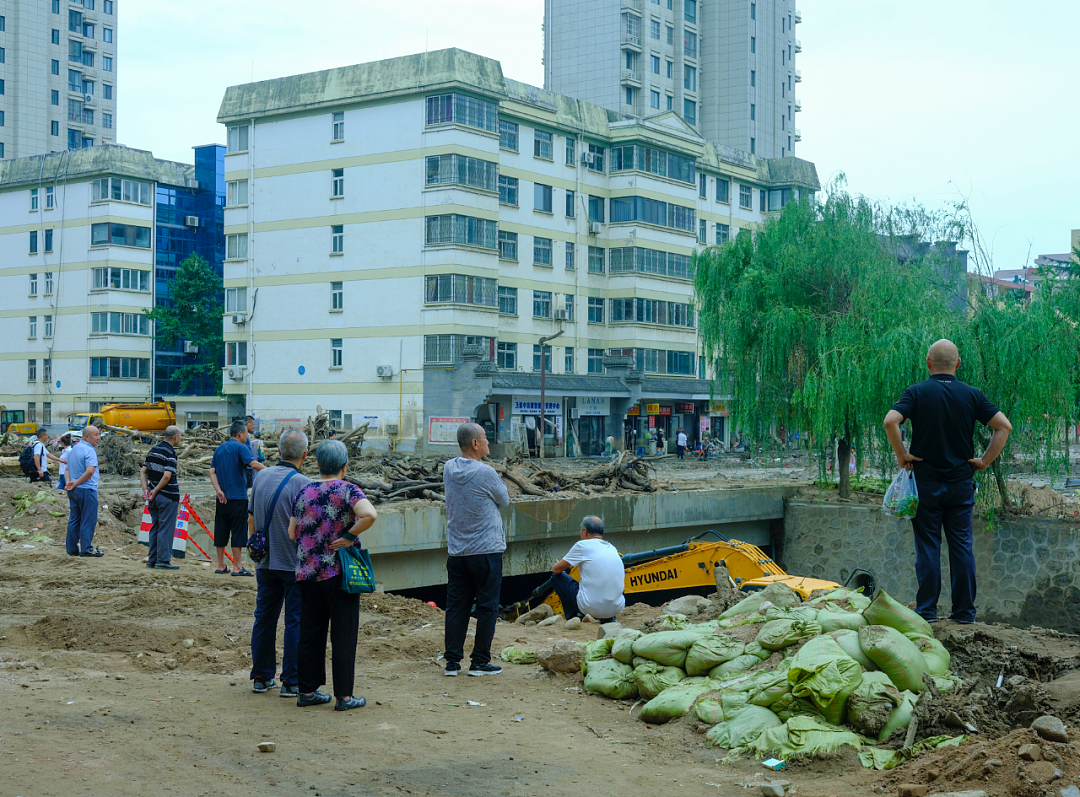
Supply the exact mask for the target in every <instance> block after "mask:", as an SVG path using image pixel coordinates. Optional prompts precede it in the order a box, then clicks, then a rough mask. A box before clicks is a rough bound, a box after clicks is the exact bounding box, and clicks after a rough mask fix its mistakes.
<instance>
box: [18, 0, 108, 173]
mask: <svg viewBox="0 0 1080 797" xmlns="http://www.w3.org/2000/svg"><path fill="white" fill-rule="evenodd" d="M117 35H118V33H117V25H116V0H7V2H5V3H2V4H0V158H25V157H28V156H30V155H40V154H43V153H47V152H59V151H60V150H64V149H81V148H83V147H91V146H95V145H100V144H111V143H114V142H115V141H116V71H117V62H116V44H117Z"/></svg>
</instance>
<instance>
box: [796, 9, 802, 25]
mask: <svg viewBox="0 0 1080 797" xmlns="http://www.w3.org/2000/svg"><path fill="white" fill-rule="evenodd" d="M800 22H802V11H799V10H796V11H795V24H796V25H798V24H799V23H800Z"/></svg>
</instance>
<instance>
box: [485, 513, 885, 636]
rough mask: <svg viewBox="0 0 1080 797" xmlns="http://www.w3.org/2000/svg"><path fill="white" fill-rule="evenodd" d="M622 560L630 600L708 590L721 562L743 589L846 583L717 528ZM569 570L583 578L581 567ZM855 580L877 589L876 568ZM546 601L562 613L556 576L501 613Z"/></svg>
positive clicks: (808, 588) (806, 592)
mask: <svg viewBox="0 0 1080 797" xmlns="http://www.w3.org/2000/svg"><path fill="white" fill-rule="evenodd" d="M708 536H711V537H715V538H716V539H715V541H708V542H703V541H702V538H703V537H708ZM622 561H623V567H624V568H625V569H626V582H625V586H624V588H623V589H624V593H625V595H626V602H627V604H630V603H632V602H634V598H635V597H636V598H637V599H638V600H641V601H643V602H647V603H656V602H657V600H658V599H661V598H662V599H664V600H670V599H672V598H676V597H679V594H680V593H681V594H686V595H689V594H707V593H708V592H711V591H712V590H714V589H715V588H716V577H717V575H716V570H717V568H718V567H721V566H723V567H724V568H726V569H727V576H726V577H727V579H728V581H729V583H730V584H731V586H732V587H734V588H735V589H737V590H741V591H743V592H756V591H757V590H761V589H765V587H767V586H768V585H769V584H775V583H780V584H786V585H787V586H789V587H791V589H793V590H794V591H795V592H797V593H799V595H800V596H801V597H802V598H803V599H804V600H805V599H806V598H809V597H810V595H811V593H813V592H814V591H815V590H825V591H829V590H833V589H836V588H837V587H839V586H841V585H840V584H838V583H836V582H835V581H825V580H823V579H819V578H807V577H804V576H789V575H788V574H787V573H785V572H784V570H783V568H781V567H780V565H778V564H776V562H774V561H773V560H772V559H770V558H769V557H768V556H766V555H765V552H764V551H762V550H761V549H760V548H758V547H757V546H756V545H751V544H750V543H748V542H740V541H739V540H729V539H728V538H727V537H725V536H724V535H722V534H720V533H719V532H717V531H714V530H712V529H710V530H709V531H706V532H703V533H701V534H699V535H698V536H696V537H692V538H690V539H688V540H686V541H685V542H683V543H681V544H680V545H672V546H670V547H667V548H656V549H654V550H651V551H642V552H641V553H631V554H625V555H623V557H622ZM722 572H723V571H721V573H722ZM569 575H570V577H571V578H573V579H575V580H580V574H579V573H578V568H576V567H575V568H573V569H572V570H571V571H570V573H569ZM852 580H854V581H855V586H856V587H863V588H864V594H867V595H872V594H873V593H874V586H875V584H874V574H873V573H871V572H870V571H869V570H862V569H856V570H855V571H854V572H853V573H852V574H851V576H850V577H849V578H848V583H850V582H851V581H852ZM845 586H846V584H845ZM650 593H651V594H650ZM541 603H546V604H548V605H549V606H551V608H552V609H553V610H554V611H555V612H556V613H558V614H562V603H561V602H560V601H559V596H558V595H556V594H555V589H554V587H553V586H552V585H551V581H550V580H549V581H546V582H545V583H543V584H541V585H540V586H539V587H537V588H536V589H535V590H533V592H532V594H531V595H529V597H527V598H525V599H524V600H521V601H518V602H517V603H512V604H510V605H509V606H503V607H502V608H501V609H500V612H499V616H500V617H502V618H503V619H504V620H508V621H513V620H516V619H517V618H518V617H519V616H520V615H522V614H524V613H525V612H527V611H529V610H530V609H534V608H536V607H537V606H539V605H540V604H541Z"/></svg>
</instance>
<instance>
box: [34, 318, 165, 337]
mask: <svg viewBox="0 0 1080 797" xmlns="http://www.w3.org/2000/svg"><path fill="white" fill-rule="evenodd" d="M143 318H145V316H143ZM52 331H53V322H52V316H51V315H47V316H45V337H47V338H51V337H52Z"/></svg>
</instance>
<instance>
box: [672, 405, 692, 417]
mask: <svg viewBox="0 0 1080 797" xmlns="http://www.w3.org/2000/svg"><path fill="white" fill-rule="evenodd" d="M675 413H676V414H677V415H693V414H694V405H693V404H676V405H675Z"/></svg>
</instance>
